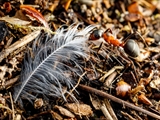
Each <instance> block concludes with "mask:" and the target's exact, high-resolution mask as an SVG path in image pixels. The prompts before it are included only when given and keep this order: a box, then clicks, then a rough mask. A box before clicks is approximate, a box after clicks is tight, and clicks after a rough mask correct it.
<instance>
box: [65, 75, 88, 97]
mask: <svg viewBox="0 0 160 120" xmlns="http://www.w3.org/2000/svg"><path fill="white" fill-rule="evenodd" d="M86 73H87V72H84V73H83V74H82V75H81V76H79V79H78V82H77V84H76V85H75V86H74V87H73V89H72V90H70V94H71V93H73V91H74V90H75V89H76V88H77V87H78V85H79V83H80V81H81V79H82V77H83V76H84V75H85V74H86ZM70 94H68V95H67V96H66V99H67V98H68V97H69V95H70Z"/></svg>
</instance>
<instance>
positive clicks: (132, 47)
mask: <svg viewBox="0 0 160 120" xmlns="http://www.w3.org/2000/svg"><path fill="white" fill-rule="evenodd" d="M123 48H124V51H125V52H126V53H127V54H128V55H129V56H131V57H134V58H135V57H137V56H138V55H139V54H140V49H139V46H138V44H137V43H136V42H135V41H134V40H133V39H129V40H127V42H126V43H125V45H124V47H123Z"/></svg>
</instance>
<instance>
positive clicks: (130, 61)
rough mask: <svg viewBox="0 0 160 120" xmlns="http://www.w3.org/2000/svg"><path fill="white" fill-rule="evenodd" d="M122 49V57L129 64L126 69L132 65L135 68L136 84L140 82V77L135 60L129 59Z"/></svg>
mask: <svg viewBox="0 0 160 120" xmlns="http://www.w3.org/2000/svg"><path fill="white" fill-rule="evenodd" d="M119 51H120V54H121V57H122V59H124V60H125V61H126V62H127V65H126V67H125V70H126V69H127V68H128V67H129V66H131V67H132V68H133V71H134V73H135V78H136V84H138V81H139V77H138V72H137V69H136V67H135V65H134V63H133V61H132V60H131V59H129V58H128V57H127V56H126V55H125V54H124V53H123V52H122V51H121V50H119Z"/></svg>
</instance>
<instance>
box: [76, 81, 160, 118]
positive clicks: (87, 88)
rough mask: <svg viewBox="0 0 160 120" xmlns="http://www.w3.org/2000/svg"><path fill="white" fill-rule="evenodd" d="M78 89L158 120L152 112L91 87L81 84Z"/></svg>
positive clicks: (157, 116)
mask: <svg viewBox="0 0 160 120" xmlns="http://www.w3.org/2000/svg"><path fill="white" fill-rule="evenodd" d="M79 88H81V89H82V90H85V91H87V92H89V93H93V94H96V95H99V96H101V97H104V98H108V99H110V100H112V101H114V102H117V103H119V104H122V105H125V106H127V107H129V108H132V109H134V110H137V111H140V112H143V113H144V114H147V115H149V116H151V117H153V118H156V119H160V116H159V115H157V114H154V113H152V112H150V111H148V110H145V109H142V108H140V107H138V106H135V105H133V104H131V103H129V102H126V101H124V100H121V99H119V98H117V97H114V96H112V95H110V94H108V93H105V92H103V91H100V90H97V89H95V88H92V87H89V86H86V85H81V84H79Z"/></svg>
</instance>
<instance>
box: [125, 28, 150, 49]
mask: <svg viewBox="0 0 160 120" xmlns="http://www.w3.org/2000/svg"><path fill="white" fill-rule="evenodd" d="M136 34H137V35H138V36H139V37H140V38H141V39H142V41H143V43H144V44H145V46H146V47H148V45H147V44H146V42H145V39H144V38H143V37H142V35H141V34H140V33H139V32H138V31H134V32H133V33H131V34H130V35H129V36H127V37H126V38H125V39H124V40H122V41H124V43H126V42H127V41H128V40H129V38H131V37H132V36H133V35H136Z"/></svg>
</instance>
